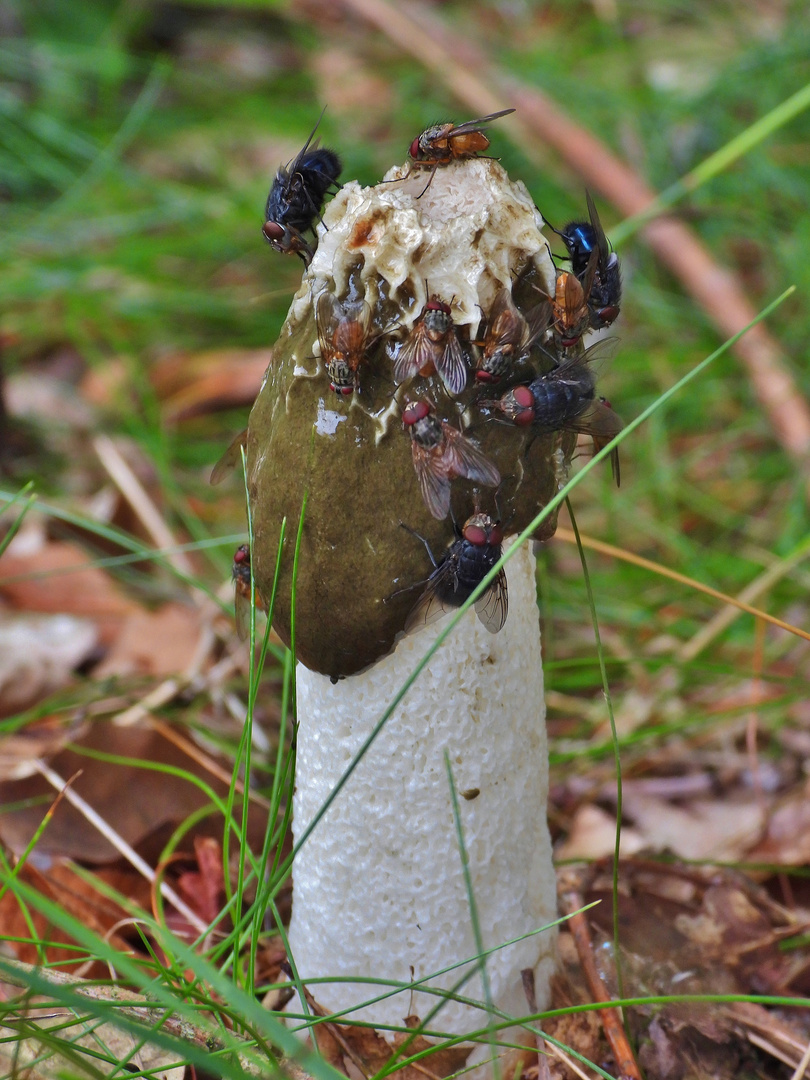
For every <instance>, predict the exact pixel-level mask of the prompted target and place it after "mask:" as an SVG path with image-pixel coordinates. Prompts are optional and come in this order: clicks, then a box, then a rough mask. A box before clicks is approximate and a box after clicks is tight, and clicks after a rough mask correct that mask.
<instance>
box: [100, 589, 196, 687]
mask: <svg viewBox="0 0 810 1080" xmlns="http://www.w3.org/2000/svg"><path fill="white" fill-rule="evenodd" d="M201 632H202V624H201V615H200V611H199V610H198V609H197V608H192V607H186V606H185V605H183V604H177V603H170V604H164V605H163V606H162V607H160V608H158V609H157V610H156V611H142V610H135V611H133V612H132V613H131V614H129V615H128V616H127V618H126V619H125V620H124V623H123V625H122V627H121V630H120V633H119V635H118V638H117V640H116V641H115V643H114V644H113V646H112V648H111V650H110V652H109V653H108V654H107V656H106V657H105V658H104V660H103V661H102V663H101V664H100V665H99V666H98V667H97V668H96V670H95V672H94V675H95V677H96V678H100V679H103V678H107V677H108V676H110V675H151V676H154V677H156V678H162V677H164V676H167V675H176V674H178V673H179V672H181V671H184V670H185V669H186V668H187V667H188V665H189V664H190V662H191V660H192V658H193V656H194V653H195V650H196V649H197V645H198V642H199V638H200V634H201Z"/></svg>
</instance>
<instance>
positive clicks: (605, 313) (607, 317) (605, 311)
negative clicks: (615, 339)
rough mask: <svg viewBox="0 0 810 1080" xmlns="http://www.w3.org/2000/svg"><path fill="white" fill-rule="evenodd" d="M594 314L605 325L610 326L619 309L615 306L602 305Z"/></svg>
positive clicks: (616, 317)
mask: <svg viewBox="0 0 810 1080" xmlns="http://www.w3.org/2000/svg"><path fill="white" fill-rule="evenodd" d="M596 314H597V315H598V317H599V319H600V320H601V321H602V322H603V323H604V324H605V326H610V324H611V323H613V322H615V321H616V319H618V317H619V309H618V308H617V307H603V308H600V309H599V310H598V311H597V313H596Z"/></svg>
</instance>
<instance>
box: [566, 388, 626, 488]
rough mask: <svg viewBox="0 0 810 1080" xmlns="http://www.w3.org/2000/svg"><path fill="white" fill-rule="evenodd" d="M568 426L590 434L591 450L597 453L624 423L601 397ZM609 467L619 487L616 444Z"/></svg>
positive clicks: (617, 449)
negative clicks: (591, 440)
mask: <svg viewBox="0 0 810 1080" xmlns="http://www.w3.org/2000/svg"><path fill="white" fill-rule="evenodd" d="M570 426H571V428H572V430H574V431H577V432H581V433H582V434H584V435H590V436H591V438H592V439H593V451H594V453H595V454H598V453H599V451H600V450H601V449H602V448H603V447H605V446H607V444H608V443H609V442H610V441H611V439H614V438H615V437H616V436H617V435H618V434H619V432H620V431H621V430H622V428H623V427H624V424H623V423H622V419H621V417H620V416H618V414H617V413H615V412H614V411H613V409H611V407H610V406H609V405H608V404H607V402H606V401H605V400H604V399H602V400H600V401H594V402H593V404H592V405H591V407H590V408H589V409H588V411H587V412H586V413H583V414H582V416H579V417H577V419H576V420H575V421H574V422H573V423H572V424H571V425H570ZM610 468H611V470H612V472H613V479H614V480H615V481H616V487H619V485H620V484H621V473H620V469H619V448H618V446H616V447H614V448H613V450H611V452H610Z"/></svg>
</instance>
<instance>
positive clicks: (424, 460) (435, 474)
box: [411, 442, 450, 521]
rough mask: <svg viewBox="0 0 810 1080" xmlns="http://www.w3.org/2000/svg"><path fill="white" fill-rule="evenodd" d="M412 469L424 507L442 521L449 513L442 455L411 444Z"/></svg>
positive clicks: (448, 484)
mask: <svg viewBox="0 0 810 1080" xmlns="http://www.w3.org/2000/svg"><path fill="white" fill-rule="evenodd" d="M411 449H412V450H413V467H414V469H415V470H416V479H417V480H418V481H419V489H420V491H421V492H422V498H423V499H424V500H425V506H426V507H427V508H428V510H429V511H430V513H431V514H432V515H433V517H435V518H438V520H439V521H442V520H444V518H446V517H447V515H448V514H449V513H450V477H449V475H448V473H449V470H448V468H447V461H446V459H445V457H444V455H441V454H437V453H435V452H434V451H432V450H426V449H425V448H424V447H423V446H420V445H419V444H418V443H417V442H412V444H411Z"/></svg>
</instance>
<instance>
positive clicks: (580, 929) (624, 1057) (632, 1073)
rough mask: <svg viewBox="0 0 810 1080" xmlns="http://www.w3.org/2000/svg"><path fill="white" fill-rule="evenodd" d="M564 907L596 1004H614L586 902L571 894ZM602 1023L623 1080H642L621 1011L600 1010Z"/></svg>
mask: <svg viewBox="0 0 810 1080" xmlns="http://www.w3.org/2000/svg"><path fill="white" fill-rule="evenodd" d="M562 906H563V910H564V911H565V912H566V913H567V914H568V915H569V916H570V918H569V919H568V923H567V925H568V929H569V930H570V931H571V935H572V937H573V939H574V943H575V944H576V947H577V955H578V956H579V962H580V964H582V970H583V972H584V974H585V979H586V981H587V983H588V989H589V990H590V992H591V997H592V998H593V1000H594V1001H611V1000H612V998H611V996H610V994H609V993H608V990H607V987H606V986H605V984H604V982H603V981H602V977H601V975H600V974H599V972H598V971H597V969H596V962H595V960H594V958H593V942H592V941H591V931H590V929H589V927H588V919H587V915H586V914H585V912H583V911H581V910H579V909H580V908H582V907H584V906H585V901H584V900H583V898H582V896H581V895H580V894H579V893H576V892H568V893H565V895H564V896H563V897H562ZM599 1019H600V1020H601V1022H602V1027H603V1028H604V1031H605V1035H606V1036H607V1040H608V1042H609V1043H610V1048H611V1050H612V1051H613V1057H614V1059H615V1061H616V1067H617V1068H618V1070H619V1073H620V1074H621V1075H622V1076H626V1077H629V1078H630V1080H641V1073H640V1072H639V1068H638V1065H637V1064H636V1059H635V1057H634V1056H633V1051H632V1049H631V1048H630V1044H629V1042H628V1041H627V1036H626V1035H625V1032H624V1028H623V1026H622V1019H621V1014H620V1013H619V1010H618V1009H600V1010H599Z"/></svg>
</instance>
